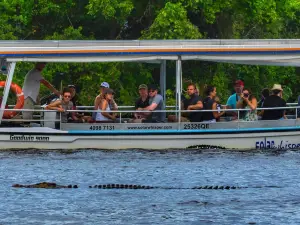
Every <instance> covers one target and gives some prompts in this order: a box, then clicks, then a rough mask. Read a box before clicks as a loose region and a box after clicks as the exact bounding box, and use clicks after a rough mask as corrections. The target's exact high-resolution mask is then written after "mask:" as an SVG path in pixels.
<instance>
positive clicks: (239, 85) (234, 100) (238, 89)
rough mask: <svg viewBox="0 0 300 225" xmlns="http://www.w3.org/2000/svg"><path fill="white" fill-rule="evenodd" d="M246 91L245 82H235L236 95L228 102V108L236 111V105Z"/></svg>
mask: <svg viewBox="0 0 300 225" xmlns="http://www.w3.org/2000/svg"><path fill="white" fill-rule="evenodd" d="M243 89H244V82H243V81H242V80H237V81H235V82H234V90H235V93H234V94H233V95H231V96H230V97H229V98H228V100H227V103H226V105H227V108H230V109H236V103H237V102H238V101H239V100H240V95H241V93H242V92H243Z"/></svg>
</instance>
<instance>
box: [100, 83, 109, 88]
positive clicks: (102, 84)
mask: <svg viewBox="0 0 300 225" xmlns="http://www.w3.org/2000/svg"><path fill="white" fill-rule="evenodd" d="M100 87H105V88H109V84H108V83H107V82H102V83H101V85H100Z"/></svg>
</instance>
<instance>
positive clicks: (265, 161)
mask: <svg viewBox="0 0 300 225" xmlns="http://www.w3.org/2000/svg"><path fill="white" fill-rule="evenodd" d="M299 154H300V152H298V151H252V152H236V151H235V152H225V151H213V150H209V151H205V150H201V151H200V150H199V151H196V150H172V151H142V150H132V151H130V150H127V151H123V150H122V151H90V150H89V151H66V150H62V151H38V150H31V151H9V152H1V153H0V160H1V163H0V174H1V177H0V197H1V200H2V201H1V203H2V204H0V224H20V223H21V224H23V223H24V224H58V223H64V224H298V223H299V222H300V207H299V206H300V198H299V197H300V191H299V182H298V180H299V178H298V177H299V165H300V158H299ZM42 181H49V182H56V183H59V184H65V185H68V184H78V185H79V187H80V188H78V189H55V190H47V189H14V188H12V187H11V185H12V184H14V183H22V184H31V183H38V182H42ZM117 183H118V184H138V185H149V186H161V187H178V188H191V187H194V186H203V185H213V186H216V185H218V186H221V185H223V186H226V185H228V186H241V187H248V188H246V189H234V190H203V189H147V190H143V189H142V190H132V189H129V190H128V189H97V188H92V189H90V188H88V186H89V185H96V184H117ZM257 186H262V188H255V187H257ZM273 186H274V187H273ZM24 221H26V222H24Z"/></svg>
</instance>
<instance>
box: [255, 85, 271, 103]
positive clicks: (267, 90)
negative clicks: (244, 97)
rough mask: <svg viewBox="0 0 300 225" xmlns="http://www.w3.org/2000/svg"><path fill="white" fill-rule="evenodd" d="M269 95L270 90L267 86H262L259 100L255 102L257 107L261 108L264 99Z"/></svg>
mask: <svg viewBox="0 0 300 225" xmlns="http://www.w3.org/2000/svg"><path fill="white" fill-rule="evenodd" d="M269 96H270V91H269V89H268V88H264V89H263V90H262V91H261V99H260V101H259V102H258V103H257V105H258V108H263V106H264V101H265V99H266V98H267V97H269Z"/></svg>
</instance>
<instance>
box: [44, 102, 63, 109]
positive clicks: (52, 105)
mask: <svg viewBox="0 0 300 225" xmlns="http://www.w3.org/2000/svg"><path fill="white" fill-rule="evenodd" d="M45 109H48V110H57V111H59V112H64V111H65V110H64V109H63V108H62V107H61V100H56V101H55V102H52V103H50V104H49V105H47V106H46V108H45Z"/></svg>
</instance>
